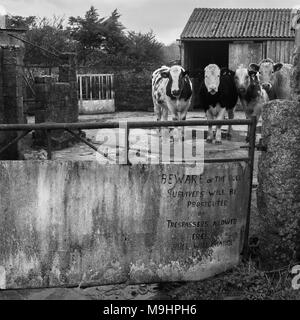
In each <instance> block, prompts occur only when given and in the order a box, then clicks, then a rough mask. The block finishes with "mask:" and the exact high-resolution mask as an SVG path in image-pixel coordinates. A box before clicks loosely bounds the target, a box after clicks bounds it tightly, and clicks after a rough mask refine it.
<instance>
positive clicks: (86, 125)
mask: <svg viewBox="0 0 300 320" xmlns="http://www.w3.org/2000/svg"><path fill="white" fill-rule="evenodd" d="M208 125H212V126H215V125H220V126H226V125H252V121H251V120H185V121H161V122H157V121H143V122H137V121H136V122H130V121H129V122H127V126H128V128H129V129H142V128H160V127H162V128H163V127H164V128H165V127H188V126H191V127H192V126H208ZM119 127H120V124H119V122H107V123H99V122H81V123H78V122H75V123H36V124H0V131H24V130H45V129H48V130H59V129H70V130H72V129H112V128H119Z"/></svg>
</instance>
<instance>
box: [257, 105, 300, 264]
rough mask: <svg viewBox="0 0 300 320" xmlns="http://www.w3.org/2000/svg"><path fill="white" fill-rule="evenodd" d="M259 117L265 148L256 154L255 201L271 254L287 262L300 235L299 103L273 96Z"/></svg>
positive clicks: (276, 258) (291, 256)
mask: <svg viewBox="0 0 300 320" xmlns="http://www.w3.org/2000/svg"><path fill="white" fill-rule="evenodd" d="M262 118H263V126H262V138H263V144H264V145H266V146H267V148H268V151H267V152H262V154H261V156H260V158H259V164H258V183H259V185H258V189H257V200H258V201H257V205H258V210H259V213H260V216H261V218H262V222H263V223H264V224H265V230H266V233H265V234H264V237H265V241H268V247H269V248H273V249H272V250H271V252H270V255H272V259H274V258H275V260H278V261H281V262H282V263H286V262H290V261H291V259H292V258H293V255H294V253H295V250H296V249H297V248H296V239H297V234H298V237H299V235H300V234H299V227H298V225H297V223H298V220H299V218H300V165H299V164H300V105H299V104H298V103H296V102H290V101H283V100H281V101H280V100H274V101H272V102H270V103H268V104H266V105H265V106H264V108H263V114H262ZM279 247H280V248H281V249H280V252H279V251H278V250H279ZM262 249H263V248H262ZM299 249H300V246H299V247H298V249H297V250H298V255H299V253H300V250H299ZM298 258H299V260H300V256H299V257H298Z"/></svg>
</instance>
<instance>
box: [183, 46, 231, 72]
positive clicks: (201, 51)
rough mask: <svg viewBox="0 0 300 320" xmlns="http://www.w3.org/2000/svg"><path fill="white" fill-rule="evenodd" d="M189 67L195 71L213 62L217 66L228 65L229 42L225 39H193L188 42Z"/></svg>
mask: <svg viewBox="0 0 300 320" xmlns="http://www.w3.org/2000/svg"><path fill="white" fill-rule="evenodd" d="M188 47H189V48H188V52H189V54H188V55H189V59H188V60H190V61H188V64H189V69H190V70H191V71H197V70H199V69H204V68H205V67H206V66H207V65H208V64H210V63H214V64H217V65H218V66H219V67H221V68H223V67H228V61H229V42H227V41H194V42H190V43H189V44H188Z"/></svg>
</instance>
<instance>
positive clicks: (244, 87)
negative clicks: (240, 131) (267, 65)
mask: <svg viewBox="0 0 300 320" xmlns="http://www.w3.org/2000/svg"><path fill="white" fill-rule="evenodd" d="M234 79H235V85H236V88H237V92H238V95H239V98H240V101H241V104H242V106H243V108H244V111H245V115H246V118H247V119H250V118H251V117H252V116H256V118H257V121H258V120H259V118H260V116H261V112H262V108H263V105H264V104H265V103H266V102H267V101H268V100H269V97H268V95H267V92H266V91H265V90H264V89H263V88H262V86H261V85H260V84H259V80H258V75H257V72H256V71H254V70H248V69H247V68H245V67H244V66H242V65H241V66H239V67H238V68H237V70H236V71H235V77H234ZM246 140H247V141H248V140H249V130H248V133H247V139H246Z"/></svg>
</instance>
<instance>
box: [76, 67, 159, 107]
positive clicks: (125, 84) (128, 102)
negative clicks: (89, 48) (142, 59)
mask: <svg viewBox="0 0 300 320" xmlns="http://www.w3.org/2000/svg"><path fill="white" fill-rule="evenodd" d="M155 69H157V66H152V67H147V68H144V69H142V68H139V69H136V68H130V69H128V67H124V66H105V65H101V66H97V67H91V68H88V67H81V68H79V73H82V74H85V73H95V74H98V73H111V74H114V81H115V83H114V88H115V109H116V111H151V112H152V111H153V102H152V93H151V90H152V88H151V77H152V72H153V71H154V70H155Z"/></svg>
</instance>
